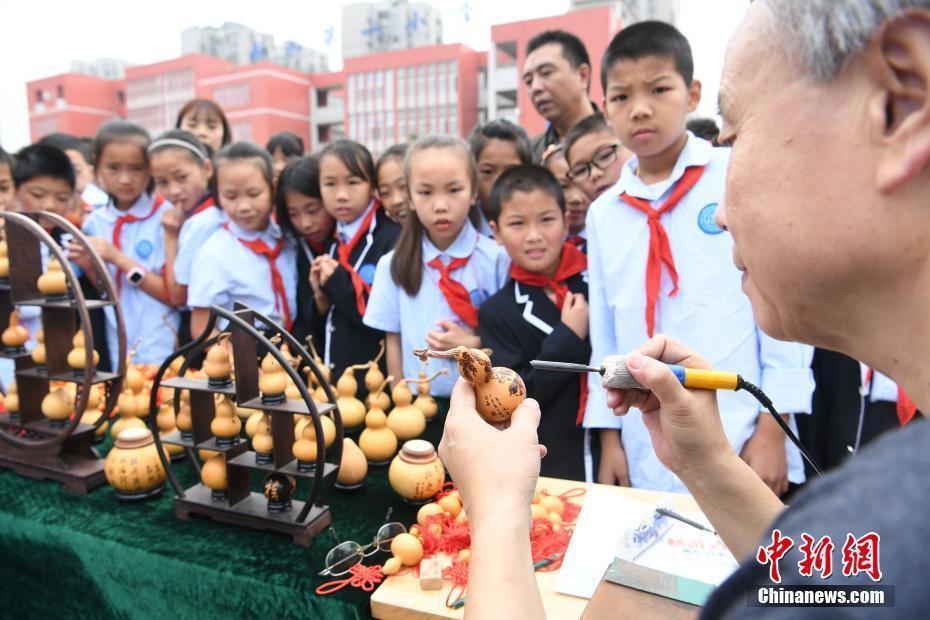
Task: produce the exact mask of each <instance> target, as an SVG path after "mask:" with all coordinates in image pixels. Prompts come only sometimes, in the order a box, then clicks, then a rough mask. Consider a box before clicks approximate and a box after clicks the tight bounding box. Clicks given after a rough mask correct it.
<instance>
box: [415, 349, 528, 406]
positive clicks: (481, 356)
mask: <svg viewBox="0 0 930 620" xmlns="http://www.w3.org/2000/svg"><path fill="white" fill-rule="evenodd" d="M413 354H414V355H416V356H417V357H419V358H420V359H421V360H423V361H426V359H427V358H428V357H435V358H438V359H454V360H456V361H457V362H458V365H459V373H460V374H461V375H462V377H464V379H465V380H466V381H468V382H469V383H471V384H472V386H473V387H474V390H475V408H476V409H477V410H478V413H479V414H480V415H481V417H482V418H484V419H485V421H487V422H488V423H491V424H494V423H500V422H506V421H507V420H509V419H510V416H512V415H513V412H514V410H516V408H517V407H519V406H520V403H522V402H523V401H524V400H526V385H524V383H523V379H521V378H520V375H518V374H517V373H516V372H514V371H513V370H511V369H509V368H504V367H502V366H496V367H492V366H491V358H490V357H488V354H487V353H485V352H484V351H482V350H480V349H470V348H468V347H465V346H459V347H455V348H454V349H449V350H448V351H432V350H430V349H417V350H416V351H414V352H413Z"/></svg>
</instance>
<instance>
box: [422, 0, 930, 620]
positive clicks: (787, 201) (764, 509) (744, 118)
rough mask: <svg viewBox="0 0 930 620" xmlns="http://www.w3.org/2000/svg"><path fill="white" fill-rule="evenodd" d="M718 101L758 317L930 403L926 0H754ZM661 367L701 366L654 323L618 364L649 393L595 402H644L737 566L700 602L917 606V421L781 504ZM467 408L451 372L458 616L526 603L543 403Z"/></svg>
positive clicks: (926, 428)
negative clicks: (464, 570) (462, 560)
mask: <svg viewBox="0 0 930 620" xmlns="http://www.w3.org/2000/svg"><path fill="white" fill-rule="evenodd" d="M720 110H721V115H722V117H723V126H722V128H721V132H720V136H719V141H720V143H721V144H724V145H731V146H732V147H733V150H732V153H731V157H730V163H729V169H728V174H727V186H726V200H725V203H724V202H721V203H720V205H719V207H718V209H717V211H716V221H717V224H718V225H719V226H721V227H722V228H726V229H728V230H729V231H730V233H731V234H732V235H733V240H734V262H735V263H736V265H737V267H739V268H740V269H741V270H742V271H744V276H743V289H744V290H745V292H746V293H747V294H748V295H749V297H750V299H751V301H752V305H753V311H754V313H755V318H756V320H757V322H758V324H759V326H760V327H761V328H762V329H764V330H765V331H766V332H767V333H769V334H770V335H772V336H775V337H778V338H782V339H785V340H797V341H801V342H807V343H810V344H814V345H816V346H819V347H823V348H827V349H831V350H836V351H841V352H844V353H846V354H848V355H850V356H851V357H853V358H854V359H859V360H862V361H863V363H865V364H867V365H868V366H869V367H870V368H874V369H875V370H877V371H879V372H882V373H884V374H886V375H888V376H889V377H890V378H891V379H892V380H894V381H895V382H896V383H897V384H898V385H899V386H900V387H901V388H902V389H903V390H904V391H905V392H906V393H907V394H909V395H910V397H911V398H912V399H913V401H914V402H915V403H916V405H917V407H918V409H920V410H921V411H930V370H928V365H927V357H928V353H930V315H928V312H927V308H928V306H930V0H806V1H805V2H798V1H796V0H757V1H756V2H753V3H752V4H751V6H750V8H749V10H748V12H747V15H746V18H745V19H744V21H743V23H742V24H741V25H740V27H739V28H738V29H737V31H736V33H735V34H734V36H733V38H732V39H731V41H730V44H729V47H728V49H727V54H726V58H725V64H724V70H723V77H722V79H721V82H720ZM660 361H661V362H666V363H672V364H681V365H683V366H686V367H692V368H708V367H709V363H708V362H707V360H705V359H704V358H702V357H700V356H699V355H698V354H697V353H695V352H693V351H691V350H689V349H688V348H687V347H685V346H684V345H682V344H680V343H678V342H675V341H672V340H670V339H668V338H666V337H663V336H657V337H656V338H654V339H652V340H651V341H649V342H648V343H647V344H646V345H644V346H643V347H642V348H641V349H640V350H639V351H637V352H635V353H634V354H632V355H630V356H629V357H628V358H627V365H628V368H629V369H630V373H631V375H632V376H633V378H634V379H636V380H637V381H638V382H639V383H640V384H641V385H644V386H646V389H647V391H638V390H629V391H622V392H621V391H619V390H611V393H610V396H609V398H608V406H610V407H613V408H614V413H616V414H618V415H623V414H625V413H626V412H627V411H628V410H629V408H630V407H636V408H638V409H640V410H641V411H642V414H643V419H644V420H645V422H646V426H647V427H648V429H649V432H650V435H651V438H652V443H653V448H654V449H655V451H656V454H657V456H658V457H659V459H660V460H661V461H662V463H663V464H665V465H666V466H667V467H669V468H670V469H671V470H672V471H674V472H675V473H676V474H677V475H678V476H679V477H680V478H681V479H682V480H683V481H684V483H685V484H686V485H687V487H688V490H689V491H690V492H691V493H692V495H693V496H694V498H695V499H696V500H697V502H698V504H699V505H700V507H701V509H702V510H703V511H704V513H705V514H706V515H707V517H708V518H709V519H710V520H711V522H712V523H713V525H714V527H715V528H716V530H717V531H718V532H719V534H720V536H721V537H722V539H723V540H724V542H725V543H726V545H727V546H728V547H729V549H730V550H731V551H732V552H733V554H734V555H735V556H736V557H737V558H739V559H741V560H743V564H742V565H741V566H740V568H739V569H738V570H737V572H736V573H735V574H734V575H733V576H732V577H731V578H730V579H729V580H728V581H726V582H725V583H724V584H723V585H722V586H721V587H720V588H719V589H718V590H717V591H716V592H715V593H714V594H713V595H712V596H711V598H710V599H709V600H708V601H707V604H706V606H705V609H704V614H705V616H706V617H708V618H720V617H728V618H729V617H753V618H755V617H758V616H765V617H779V618H781V617H785V618H794V617H798V616H805V615H813V614H815V613H817V612H819V613H820V614H822V615H824V616H829V617H836V616H843V617H862V618H872V617H902V618H917V617H926V615H927V609H930V588H927V586H926V585H925V582H924V579H925V576H926V575H927V573H928V569H930V559H928V556H927V553H926V551H925V550H924V544H925V541H926V540H927V538H928V536H930V521H928V520H927V519H926V515H925V513H926V510H925V508H926V505H927V498H928V497H930V476H928V470H930V424H928V423H927V422H926V421H919V422H917V423H916V424H913V425H909V426H907V427H904V428H903V429H900V430H899V431H896V432H895V431H892V432H889V433H888V434H886V435H885V436H884V437H882V438H880V439H879V440H877V441H876V442H875V443H874V444H872V445H870V446H868V447H867V448H866V449H864V450H863V451H862V452H861V453H859V454H857V455H855V456H853V457H852V458H851V459H849V460H848V461H847V462H846V463H845V464H844V465H843V466H841V467H840V468H838V469H836V470H835V471H833V472H831V473H830V474H828V475H826V476H824V477H823V478H821V479H817V480H814V481H812V482H810V483H809V485H808V487H807V488H806V489H804V490H803V491H801V492H800V493H799V494H798V495H797V496H796V497H795V498H794V499H793V501H792V505H791V506H790V507H788V508H786V507H785V506H784V505H783V504H782V503H781V502H780V501H779V500H778V498H777V497H776V496H775V495H774V494H773V493H772V492H771V490H769V488H768V487H767V486H766V485H765V484H764V483H763V482H762V481H761V480H760V479H759V478H758V476H756V475H755V474H754V473H753V471H752V470H751V469H750V468H749V466H748V465H746V463H745V462H743V461H742V460H741V459H740V458H739V455H737V454H736V453H735V452H734V451H733V450H732V448H730V446H729V443H728V442H727V440H726V436H725V435H724V433H723V428H722V424H721V421H720V416H719V413H718V411H717V402H716V398H715V393H714V392H710V391H704V390H686V389H684V388H683V387H682V386H681V384H680V383H679V382H678V380H677V379H676V378H675V376H674V375H673V374H672V372H671V370H670V369H669V368H668V366H666V365H665V364H662V363H660ZM599 362H600V360H595V361H594V363H595V364H597V363H599ZM733 370H739V369H733ZM473 405H474V396H473V393H472V390H471V389H470V387H469V386H467V385H466V384H463V383H462V382H461V381H460V382H459V384H457V385H456V388H455V390H454V392H453V397H452V405H451V408H450V412H449V416H448V418H447V421H446V428H445V434H444V436H443V441H442V444H441V445H440V456H441V458H442V460H443V462H444V463H445V465H446V467H447V469H448V470H449V472H450V473H451V474H452V478H453V480H454V481H455V482H456V484H457V486H458V489H459V491H460V492H461V495H462V498H463V500H464V502H465V506H466V508H467V510H468V517H469V525H470V526H471V531H472V539H471V542H472V545H471V560H470V563H469V584H468V605H469V606H470V610H469V611H470V612H471V617H474V618H479V617H487V618H492V617H516V616H520V617H524V618H530V617H534V618H535V617H541V616H542V615H543V613H544V612H543V608H542V603H541V600H540V598H539V594H538V590H537V588H536V581H535V579H534V575H533V572H532V568H530V566H531V561H529V560H528V557H530V555H531V554H530V549H529V544H528V542H527V541H528V538H529V530H530V523H531V522H530V514H529V511H528V510H526V508H525V506H526V505H527V504H528V503H529V502H530V501H531V498H532V496H533V492H534V487H535V483H536V474H538V471H539V457H540V455H541V454H544V453H545V449H544V448H543V447H542V446H539V445H538V440H537V435H536V425H537V423H538V420H539V417H538V416H539V409H538V406H537V405H536V404H535V402H533V401H530V400H528V401H526V403H524V404H523V405H521V406H520V407H519V408H518V409H517V411H516V412H515V413H514V416H513V418H512V419H511V422H510V427H509V428H508V429H507V430H504V431H500V430H498V429H495V428H493V427H490V426H488V425H487V424H485V423H484V422H483V420H482V419H481V418H480V417H479V416H477V414H476V413H475V411H473ZM501 462H506V463H507V467H506V468H496V469H494V468H491V466H490V465H489V464H495V463H501ZM805 535H807V537H805ZM828 536H829V537H830V544H831V545H832V547H828V546H827V544H826V543H825V542H824V541H825V540H826V537H828ZM788 539H790V544H788V543H789V541H788ZM818 547H819V549H820V551H822V553H818V552H817V548H818ZM802 548H803V549H805V550H806V553H805V551H804V550H802ZM806 556H810V558H818V557H822V558H823V559H824V563H822V564H819V565H818V564H816V563H813V562H811V563H806V562H803V561H802V560H805V559H808V558H807V557H806ZM827 556H829V557H831V558H832V565H831V566H830V569H831V570H829V571H828V570H827V566H826V562H825V559H826V557H827ZM778 557H781V559H780V561H778V560H777V558H778ZM776 561H778V563H779V565H780V575H778V579H775V575H774V574H773V573H770V572H769V571H770V570H771V569H772V567H773V563H774V562H776ZM805 574H807V575H809V576H805ZM787 585H804V586H810V585H817V586H825V585H826V586H830V587H839V586H847V587H848V586H852V587H853V588H858V589H859V590H861V589H862V587H863V586H866V585H868V586H877V585H880V586H886V587H888V586H890V587H893V588H894V591H893V594H892V592H891V591H890V589H889V590H888V591H886V592H885V596H886V600H885V602H886V603H890V602H891V600H889V599H891V598H892V597H893V607H861V606H860V607H853V606H844V607H842V608H837V607H833V608H830V607H824V608H818V609H815V608H805V609H799V608H798V607H755V606H753V605H755V604H757V603H762V602H763V598H766V599H768V598H771V597H772V596H774V597H775V598H776V599H783V598H786V595H785V594H784V591H785V590H786V589H785V588H784V586H787ZM760 586H762V588H763V590H765V589H770V590H774V591H775V594H774V595H771V594H766V596H765V597H763V596H761V595H760ZM774 586H781V587H782V589H781V590H780V589H779V588H778V587H774ZM833 592H834V593H835V592H837V591H836V590H834V591H833ZM828 594H830V593H828ZM619 612H620V610H618V613H619Z"/></svg>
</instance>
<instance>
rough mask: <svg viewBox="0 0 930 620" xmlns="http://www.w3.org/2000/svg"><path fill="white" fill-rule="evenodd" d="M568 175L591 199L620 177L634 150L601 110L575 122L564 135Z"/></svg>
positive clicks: (608, 187)
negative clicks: (623, 139) (619, 137)
mask: <svg viewBox="0 0 930 620" xmlns="http://www.w3.org/2000/svg"><path fill="white" fill-rule="evenodd" d="M563 148H564V152H565V160H566V161H567V162H568V173H567V176H568V178H569V179H570V180H571V181H572V182H574V183H575V184H576V185H577V186H578V187H580V188H581V190H582V191H583V192H584V193H585V194H586V195H587V197H588V200H594V199H596V198H597V197H598V196H600V195H601V194H603V193H604V192H606V191H607V190H608V189H610V188H611V187H613V186H614V185H616V183H617V181H619V180H620V171H621V170H622V169H623V164H624V163H626V161H627V160H628V159H629V158H630V157H632V155H633V153H632V152H630V151H629V150H628V149H626V148H624V146H623V145H622V144H621V143H620V140H619V139H618V138H617V134H616V132H615V131H614V129H613V127H611V126H610V125H609V124H608V123H607V119H606V118H604V115H603V114H601V113H600V112H597V113H596V114H592V115H591V116H589V117H587V118H584V119H582V120H580V121H578V123H577V124H575V126H574V127H572V128H571V130H569V132H568V133H567V134H566V135H565V143H564V147H563Z"/></svg>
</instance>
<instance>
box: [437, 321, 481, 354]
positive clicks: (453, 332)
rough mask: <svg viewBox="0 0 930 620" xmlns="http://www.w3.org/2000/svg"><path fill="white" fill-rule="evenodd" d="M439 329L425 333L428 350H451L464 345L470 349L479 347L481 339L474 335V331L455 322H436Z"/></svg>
mask: <svg viewBox="0 0 930 620" xmlns="http://www.w3.org/2000/svg"><path fill="white" fill-rule="evenodd" d="M436 325H438V326H439V327H440V329H434V330H431V331H428V332H426V345H427V346H428V347H429V348H430V349H442V350H445V349H452V348H454V347H457V346H459V345H465V346H466V347H469V348H472V349H478V348H480V347H481V338H479V337H478V336H477V335H475V330H473V329H472V328H470V327H468V326H466V325H461V324H460V323H457V322H455V321H436Z"/></svg>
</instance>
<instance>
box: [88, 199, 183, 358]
mask: <svg viewBox="0 0 930 620" xmlns="http://www.w3.org/2000/svg"><path fill="white" fill-rule="evenodd" d="M155 200H156V195H155V194H149V193H147V192H146V193H143V194H142V195H141V196H139V198H138V200H136V202H135V203H134V204H133V205H132V206H131V207H130V208H129V210H128V211H126V212H123V211H120V210H119V209H117V208H116V206H115V205H113V203H112V202H110V203H108V204H106V205H105V206H103V207H100V208H99V209H96V210H94V211H93V212H91V213H90V214H89V215H88V216H87V219H85V220H84V225H83V230H84V233H85V234H86V235H88V236H91V237H102V238H103V239H105V240H106V241H107V242H108V243H112V241H113V227H114V226H115V225H116V220H117V218H119V217H120V216H122V215H127V214H128V215H134V216H136V217H145V216H147V215H148V214H149V212H150V211H151V210H152V204H153V203H154V201H155ZM172 208H174V207H173V206H172V205H171V203H170V202H168V201H167V200H164V201H163V202H162V204H161V206H160V207H159V208H158V210H157V211H156V212H155V213H154V214H152V216H151V217H149V218H148V219H145V220H141V221H138V222H127V223H126V224H124V225H123V227H122V230H121V231H120V245H121V246H122V252H123V253H124V254H125V255H126V256H128V257H129V258H130V259H132V260H133V261H135V262H136V264H138V265H140V266H141V267H142V268H144V269H145V270H146V271H151V272H153V273H159V274H160V273H161V272H162V268H163V267H164V265H165V236H164V228H163V227H162V225H161V216H162V214H163V213H164V212H165V211H168V210H170V209H172ZM108 268H109V270H110V275H111V276H112V277H113V279H114V282H115V280H116V276H117V269H116V266H115V265H112V264H111V265H108ZM120 278H121V279H122V282H119V283H117V290H118V291H119V302H120V307H121V308H122V311H123V321H124V322H125V324H126V346H127V348H129V347H132V345H133V343H134V342H136V340H137V339H138V340H139V344H138V345H137V346H136V355H135V358H134V359H133V361H134V363H137V364H161V363H162V362H163V361H165V358H166V357H168V355H169V354H170V353H171V352H172V351H174V350H175V349H176V348H177V339H176V334H177V329H178V323H179V322H180V316H179V314H178V312H177V310H176V309H175V308H172V307H171V306H169V305H166V304H164V303H162V302H161V301H159V300H157V299H155V298H154V297H152V296H151V295H149V294H148V293H146V292H145V291H143V290H142V288H141V287H137V286H132V285H130V284H129V283H128V282H126V279H125V274H120ZM104 314H105V316H106V325H107V346H108V347H109V350H110V360H111V361H112V362H111V363H113V364H115V363H116V360H117V359H118V357H117V346H118V339H117V335H116V316H115V314H114V313H113V309H112V308H106V309H105V310H104ZM127 353H128V351H127Z"/></svg>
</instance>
